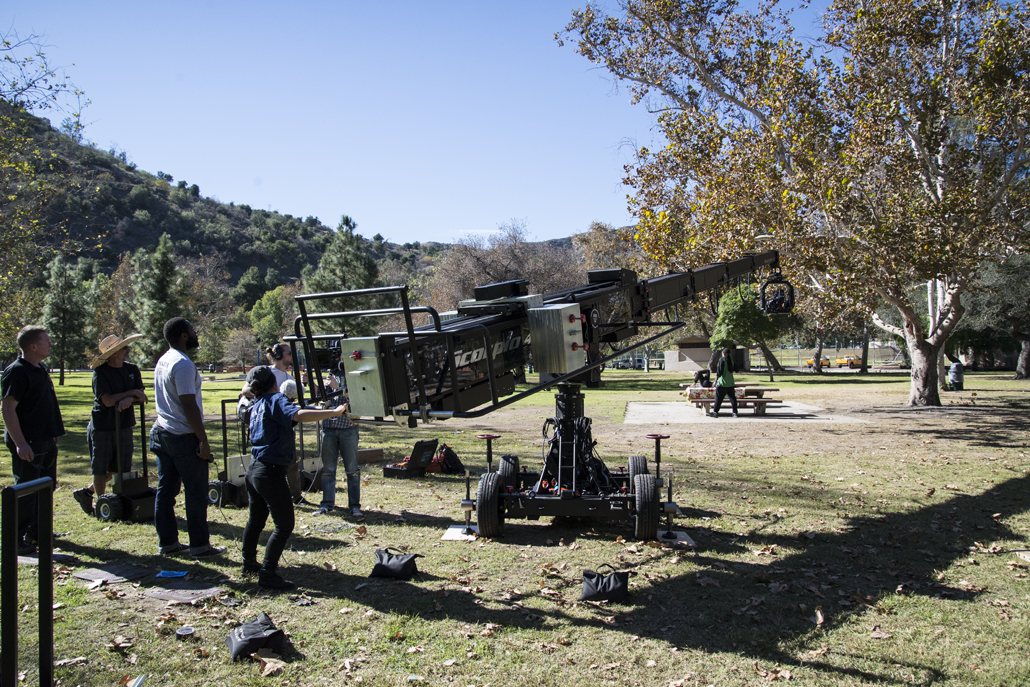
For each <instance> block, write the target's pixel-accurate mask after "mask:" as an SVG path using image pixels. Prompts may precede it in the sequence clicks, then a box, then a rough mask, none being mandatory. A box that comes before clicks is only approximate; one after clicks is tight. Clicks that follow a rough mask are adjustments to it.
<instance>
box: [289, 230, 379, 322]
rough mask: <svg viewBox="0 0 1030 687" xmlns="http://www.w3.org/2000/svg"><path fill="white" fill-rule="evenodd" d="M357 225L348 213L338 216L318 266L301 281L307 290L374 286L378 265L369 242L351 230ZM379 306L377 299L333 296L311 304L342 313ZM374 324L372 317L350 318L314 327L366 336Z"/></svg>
mask: <svg viewBox="0 0 1030 687" xmlns="http://www.w3.org/2000/svg"><path fill="white" fill-rule="evenodd" d="M357 226H358V225H357V223H356V222H354V220H353V219H351V218H350V217H348V216H347V215H344V216H343V217H342V218H340V224H339V226H337V227H336V234H335V235H334V236H333V241H332V243H330V244H329V248H327V249H326V252H325V254H324V255H323V256H322V260H321V261H320V262H319V263H318V269H317V270H315V273H314V274H313V275H311V277H309V278H308V279H307V280H305V282H304V287H305V289H306V290H307V291H308V292H309V293H327V292H332V291H349V290H353V289H368V288H372V287H374V286H376V285H377V280H378V278H379V268H378V267H376V263H375V260H374V259H373V258H372V257H371V256H370V255H369V254H368V252H367V249H368V241H366V240H365V238H364V237H362V236H361V234H355V233H354V230H355V229H356V228H357ZM379 305H381V304H380V303H379V302H378V301H377V299H375V298H372V297H368V298H346V299H342V298H341V299H335V298H334V299H329V300H325V301H319V302H317V303H313V304H312V310H314V311H317V312H343V311H350V310H358V309H361V308H373V307H378V306H379ZM376 324H377V323H376V320H374V319H371V318H351V319H347V320H328V321H322V322H321V323H318V325H317V327H318V329H320V330H321V331H324V332H340V331H346V332H347V335H348V336H369V335H372V334H375V333H376V331H377V326H376Z"/></svg>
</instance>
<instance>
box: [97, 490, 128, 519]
mask: <svg viewBox="0 0 1030 687" xmlns="http://www.w3.org/2000/svg"><path fill="white" fill-rule="evenodd" d="M95 512H96V514H97V517H98V518H100V519H101V520H103V521H104V522H115V521H116V520H121V519H122V518H124V517H125V503H124V502H123V501H122V497H121V496H119V495H118V494H102V495H101V496H100V497H99V498H97V507H96V509H95Z"/></svg>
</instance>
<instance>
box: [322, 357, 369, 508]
mask: <svg viewBox="0 0 1030 687" xmlns="http://www.w3.org/2000/svg"><path fill="white" fill-rule="evenodd" d="M329 388H330V389H332V390H333V391H336V390H338V389H339V388H340V381H339V380H338V379H337V378H336V377H334V376H333V375H329ZM347 402H348V401H347V387H346V384H345V385H344V387H343V392H342V393H341V394H339V395H337V396H334V397H333V398H330V399H329V404H328V405H327V406H326V409H331V408H336V407H338V406H341V405H344V406H345V405H347ZM348 410H349V408H348ZM340 456H343V469H344V470H345V471H346V472H347V509H348V510H349V511H350V514H351V517H354V518H358V519H361V518H362V517H363V515H362V513H361V468H360V467H359V466H358V426H357V425H356V424H354V423H353V422H351V421H350V418H348V417H347V416H346V415H340V416H338V417H332V418H329V419H327V420H322V503H320V504H319V508H318V510H317V511H315V513H314V514H315V515H325V514H327V513H331V512H332V510H333V508H335V507H336V466H337V464H338V462H339V458H340Z"/></svg>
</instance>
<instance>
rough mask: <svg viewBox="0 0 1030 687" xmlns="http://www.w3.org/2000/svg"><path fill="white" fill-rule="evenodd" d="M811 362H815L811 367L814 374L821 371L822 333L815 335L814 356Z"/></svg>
mask: <svg viewBox="0 0 1030 687" xmlns="http://www.w3.org/2000/svg"><path fill="white" fill-rule="evenodd" d="M812 362H814V363H815V364H814V365H813V366H812V369H813V370H815V372H816V374H822V373H823V335H822V334H816V336H815V356H814V357H813V358H812Z"/></svg>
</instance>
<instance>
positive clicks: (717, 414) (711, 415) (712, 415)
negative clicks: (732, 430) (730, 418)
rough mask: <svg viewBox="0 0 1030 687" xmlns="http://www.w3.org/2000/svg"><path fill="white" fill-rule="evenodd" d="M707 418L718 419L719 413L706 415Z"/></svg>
mask: <svg viewBox="0 0 1030 687" xmlns="http://www.w3.org/2000/svg"><path fill="white" fill-rule="evenodd" d="M708 417H719V413H711V412H710V413H708Z"/></svg>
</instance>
